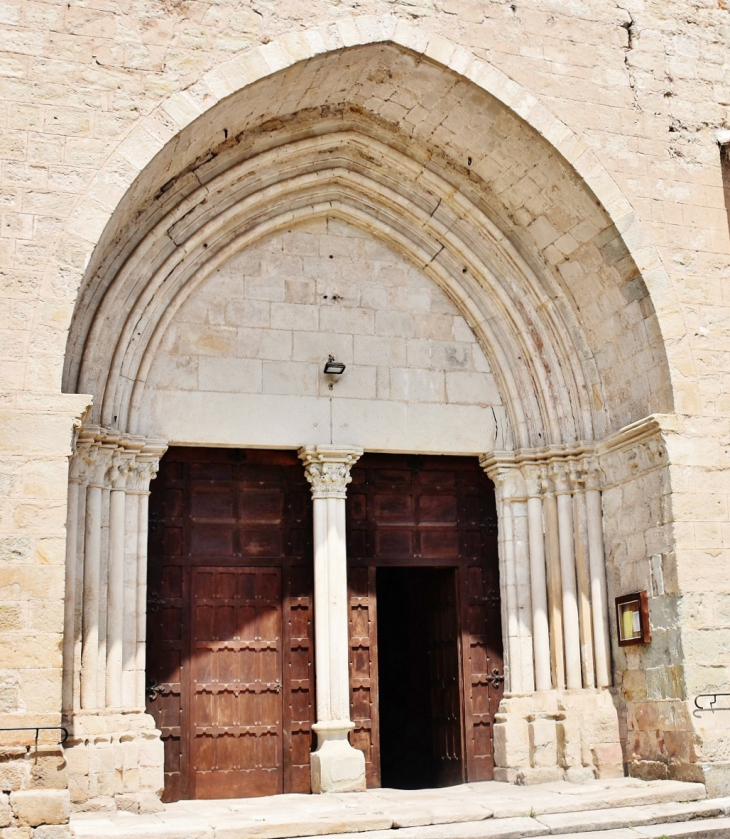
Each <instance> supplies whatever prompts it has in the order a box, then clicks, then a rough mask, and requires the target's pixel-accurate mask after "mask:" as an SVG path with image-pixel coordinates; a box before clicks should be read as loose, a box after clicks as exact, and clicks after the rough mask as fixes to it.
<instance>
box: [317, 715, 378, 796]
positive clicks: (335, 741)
mask: <svg viewBox="0 0 730 839" xmlns="http://www.w3.org/2000/svg"><path fill="white" fill-rule="evenodd" d="M354 727H355V724H354V723H352V722H350V721H349V720H333V721H331V722H323V723H315V724H314V725H313V726H312V728H313V729H314V730H315V731H316V733H317V750H316V751H314V752H312V757H311V766H312V792H314V793H323V792H364V791H365V789H366V785H365V755H364V754H363V753H362V752H361V751H360V750H359V749H355V748H353V746H351V745H350V743H349V741H348V739H347V735H348V734H349V733H350V731H352V729H353V728H354Z"/></svg>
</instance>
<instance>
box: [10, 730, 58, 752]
mask: <svg viewBox="0 0 730 839" xmlns="http://www.w3.org/2000/svg"><path fill="white" fill-rule="evenodd" d="M0 731H35V740H34V743H35V748H36V750H37V749H38V735H39V734H40V732H41V731H60V732H61V739H60V740H59V742H58V745H59V746H62V745H63V744H64V743H65V742H66V740H68V729H66V728H64V727H63V726H62V725H30V726H25V725H24V726H20V727H19V728H0Z"/></svg>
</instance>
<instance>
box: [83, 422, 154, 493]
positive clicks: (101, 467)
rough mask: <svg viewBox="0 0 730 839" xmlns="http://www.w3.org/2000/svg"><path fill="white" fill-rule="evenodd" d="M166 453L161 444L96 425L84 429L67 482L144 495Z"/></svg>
mask: <svg viewBox="0 0 730 839" xmlns="http://www.w3.org/2000/svg"><path fill="white" fill-rule="evenodd" d="M166 450H167V443H166V442H165V441H164V440H151V439H148V438H146V437H143V436H141V435H135V434H123V433H122V432H120V431H117V430H116V429H109V428H102V427H101V426H98V425H90V426H86V427H84V428H83V429H82V430H81V432H80V433H79V435H78V440H77V443H76V450H75V452H74V454H73V455H72V457H71V462H70V469H69V480H71V481H73V482H76V483H89V484H91V485H92V486H99V487H106V488H108V489H118V490H126V491H128V492H139V491H142V492H146V491H147V490H148V489H149V482H150V480H151V479H152V478H154V476H155V475H156V474H157V469H158V467H159V462H160V458H161V457H162V455H163V454H164V453H165V451H166Z"/></svg>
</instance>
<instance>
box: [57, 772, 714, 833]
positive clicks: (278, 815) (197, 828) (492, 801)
mask: <svg viewBox="0 0 730 839" xmlns="http://www.w3.org/2000/svg"><path fill="white" fill-rule="evenodd" d="M729 815H730V798H723V799H715V800H706V796H705V788H704V786H703V785H702V784H694V783H684V782H681V781H641V780H638V779H635V778H616V779H612V780H604V781H591V782H588V783H585V784H571V783H568V782H566V781H560V782H555V783H549V784H537V785H535V786H530V787H518V786H513V785H511V784H503V783H497V782H493V781H492V782H485V783H476V784H464V785H461V786H456V787H448V788H444V789H430V790H393V789H378V790H368V791H367V792H363V793H341V794H328V795H316V796H315V795H277V796H271V797H268V798H248V799H228V800H216V801H178V802H176V803H174V804H167V805H165V806H164V807H163V808H162V809H161V811H160V812H159V813H154V814H146V815H141V814H133V813H126V812H116V813H76V814H74V815H73V816H72V817H71V832H72V835H73V836H75V837H79V839H303V838H304V837H309V836H327V835H338V837H339V839H354V837H356V836H358V835H359V836H360V839H363V836H362V834H365V833H366V834H367V839H512V837H514V839H520V837H530V836H547V835H552V836H567V835H570V836H571V837H572V839H581V837H588V836H597V837H600V839H640V837H661V836H667V837H670V836H672V837H679V836H684V835H687V836H692V837H694V838H695V839H703V837H704V836H707V837H708V839H709V837H725V836H727V837H730V818H725V817H726V816H729ZM697 820H701V821H697ZM657 826H658V827H660V828H661V829H660V830H659V832H656V830H657ZM677 830H680V831H681V830H684V831H685V832H684V833H682V832H677ZM703 830H704V831H705V832H704V833H703V832H702V831H703ZM708 830H710V831H711V832H709V833H708V832H707V831H708ZM718 830H719V831H722V830H725V831H726V832H725V833H723V832H717V831H718ZM647 831H648V832H647ZM697 831H699V832H697Z"/></svg>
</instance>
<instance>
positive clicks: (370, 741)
mask: <svg viewBox="0 0 730 839" xmlns="http://www.w3.org/2000/svg"><path fill="white" fill-rule="evenodd" d="M348 587H349V594H350V718H351V719H352V721H353V723H354V724H355V728H354V730H353V731H352V734H351V735H350V741H351V743H352V745H353V746H354V747H355V748H356V749H360V750H361V751H362V752H363V753H364V754H365V774H366V780H367V786H368V787H370V788H376V787H379V786H380V749H379V744H380V738H379V734H378V669H377V644H378V632H377V626H378V623H377V613H376V590H375V568H372V567H371V568H351V569H350V570H349V573H348Z"/></svg>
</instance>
